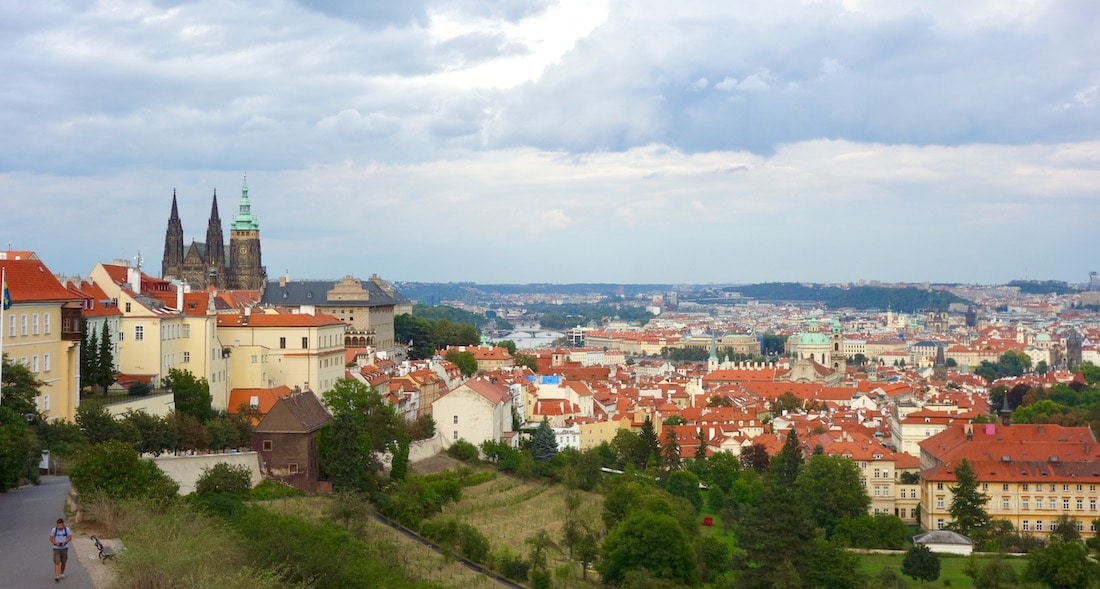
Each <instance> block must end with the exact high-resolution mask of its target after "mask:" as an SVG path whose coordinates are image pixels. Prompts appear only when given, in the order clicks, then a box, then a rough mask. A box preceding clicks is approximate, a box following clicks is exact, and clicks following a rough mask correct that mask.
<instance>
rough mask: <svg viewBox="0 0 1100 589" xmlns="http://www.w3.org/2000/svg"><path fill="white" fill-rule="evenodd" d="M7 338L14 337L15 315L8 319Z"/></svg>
mask: <svg viewBox="0 0 1100 589" xmlns="http://www.w3.org/2000/svg"><path fill="white" fill-rule="evenodd" d="M8 337H15V315H12V316H11V317H8Z"/></svg>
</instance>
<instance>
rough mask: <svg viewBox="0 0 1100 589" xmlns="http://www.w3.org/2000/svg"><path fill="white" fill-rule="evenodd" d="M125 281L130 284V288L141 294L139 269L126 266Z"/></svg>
mask: <svg viewBox="0 0 1100 589" xmlns="http://www.w3.org/2000/svg"><path fill="white" fill-rule="evenodd" d="M126 282H128V283H129V284H130V290H132V291H134V292H136V293H138V294H141V270H138V269H137V268H134V267H130V268H127V269H126Z"/></svg>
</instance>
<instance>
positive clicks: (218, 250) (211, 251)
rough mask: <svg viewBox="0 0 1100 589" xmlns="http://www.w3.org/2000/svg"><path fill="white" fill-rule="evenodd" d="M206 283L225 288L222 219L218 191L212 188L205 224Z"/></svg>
mask: <svg viewBox="0 0 1100 589" xmlns="http://www.w3.org/2000/svg"><path fill="white" fill-rule="evenodd" d="M206 265H207V273H208V274H207V277H206V284H208V285H209V284H213V285H215V286H217V287H218V288H225V286H226V279H227V276H226V274H225V238H224V237H223V236H222V219H221V217H220V216H218V191H217V189H215V190H214V203H213V204H212V205H211V206H210V220H209V221H207V225H206Z"/></svg>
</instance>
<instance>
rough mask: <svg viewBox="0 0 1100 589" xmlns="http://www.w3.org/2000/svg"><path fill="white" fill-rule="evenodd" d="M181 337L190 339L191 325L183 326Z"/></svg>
mask: <svg viewBox="0 0 1100 589" xmlns="http://www.w3.org/2000/svg"><path fill="white" fill-rule="evenodd" d="M183 337H191V324H190V323H185V324H183Z"/></svg>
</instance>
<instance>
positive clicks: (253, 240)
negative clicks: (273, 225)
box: [226, 176, 267, 290]
mask: <svg viewBox="0 0 1100 589" xmlns="http://www.w3.org/2000/svg"><path fill="white" fill-rule="evenodd" d="M228 271H229V281H228V283H227V284H226V286H227V288H230V289H240V290H260V289H261V288H262V287H263V284H264V282H266V281H267V272H266V271H265V270H264V267H263V264H262V263H261V259H260V226H259V225H258V224H257V223H256V220H255V219H254V218H253V217H252V205H251V203H249V201H248V177H247V176H246V177H245V179H244V181H243V182H242V183H241V202H240V210H239V212H238V213H237V216H236V217H235V218H234V219H233V223H232V225H230V226H229V268H228Z"/></svg>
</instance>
